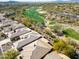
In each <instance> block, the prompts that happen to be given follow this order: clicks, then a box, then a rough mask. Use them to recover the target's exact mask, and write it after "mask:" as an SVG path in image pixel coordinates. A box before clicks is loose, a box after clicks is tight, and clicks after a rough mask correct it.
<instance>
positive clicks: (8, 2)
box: [8, 1, 18, 3]
mask: <svg viewBox="0 0 79 59" xmlns="http://www.w3.org/2000/svg"><path fill="white" fill-rule="evenodd" d="M8 3H18V1H8Z"/></svg>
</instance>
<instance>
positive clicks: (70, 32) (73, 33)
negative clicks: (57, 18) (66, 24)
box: [63, 28, 79, 40]
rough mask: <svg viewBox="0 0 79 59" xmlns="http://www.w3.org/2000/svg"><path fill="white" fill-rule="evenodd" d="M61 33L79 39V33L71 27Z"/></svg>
mask: <svg viewBox="0 0 79 59" xmlns="http://www.w3.org/2000/svg"><path fill="white" fill-rule="evenodd" d="M63 33H64V34H65V35H66V36H69V37H72V38H74V39H76V40H79V33H77V32H76V31H75V30H73V29H71V28H68V29H65V30H63Z"/></svg>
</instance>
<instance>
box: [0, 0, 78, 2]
mask: <svg viewBox="0 0 79 59" xmlns="http://www.w3.org/2000/svg"><path fill="white" fill-rule="evenodd" d="M0 1H2V2H3V1H20V2H51V1H79V0H0Z"/></svg>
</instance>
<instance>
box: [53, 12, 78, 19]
mask: <svg viewBox="0 0 79 59" xmlns="http://www.w3.org/2000/svg"><path fill="white" fill-rule="evenodd" d="M53 13H54V14H60V15H63V16H70V17H73V18H78V19H79V15H76V14H71V13H65V12H58V11H56V12H52V14H53Z"/></svg>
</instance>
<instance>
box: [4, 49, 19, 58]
mask: <svg viewBox="0 0 79 59" xmlns="http://www.w3.org/2000/svg"><path fill="white" fill-rule="evenodd" d="M3 55H4V56H3V57H4V58H3V59H17V58H16V57H17V56H18V55H19V53H18V51H16V50H14V49H10V50H8V51H6V52H4V53H3Z"/></svg>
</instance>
